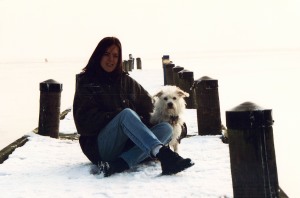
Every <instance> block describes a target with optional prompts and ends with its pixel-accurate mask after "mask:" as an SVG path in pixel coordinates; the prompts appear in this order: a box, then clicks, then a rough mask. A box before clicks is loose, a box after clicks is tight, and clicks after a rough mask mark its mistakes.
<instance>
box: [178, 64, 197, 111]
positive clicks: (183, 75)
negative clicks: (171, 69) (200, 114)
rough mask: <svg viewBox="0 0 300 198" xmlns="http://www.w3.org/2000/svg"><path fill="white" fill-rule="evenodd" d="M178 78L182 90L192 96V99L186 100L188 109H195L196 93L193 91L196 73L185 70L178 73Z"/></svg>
mask: <svg viewBox="0 0 300 198" xmlns="http://www.w3.org/2000/svg"><path fill="white" fill-rule="evenodd" d="M178 77H179V87H180V89H182V90H183V91H185V92H187V93H189V94H190V97H187V98H185V101H186V108H187V109H195V105H194V102H193V98H194V93H193V91H192V89H191V88H192V86H193V83H194V72H192V71H188V70H185V69H184V70H181V71H180V72H178Z"/></svg>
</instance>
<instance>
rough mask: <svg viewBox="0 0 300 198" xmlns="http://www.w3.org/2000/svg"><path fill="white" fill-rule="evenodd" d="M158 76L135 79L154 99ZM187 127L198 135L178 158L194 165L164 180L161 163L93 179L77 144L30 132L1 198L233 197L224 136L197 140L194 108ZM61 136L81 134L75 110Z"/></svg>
mask: <svg viewBox="0 0 300 198" xmlns="http://www.w3.org/2000/svg"><path fill="white" fill-rule="evenodd" d="M157 71H159V72H161V70H146V71H133V72H132V74H131V75H132V76H133V77H134V78H135V79H137V80H138V81H139V82H141V84H142V85H143V86H144V87H145V88H146V89H147V90H149V92H150V93H151V94H154V93H155V91H156V90H158V89H159V87H160V86H161V82H162V80H161V78H162V76H158V74H159V73H157ZM159 75H160V74H159ZM152 77H153V78H155V79H157V80H155V81H154V80H153V78H152ZM70 102H71V101H70ZM186 123H187V126H188V134H189V135H195V136H192V137H189V138H185V139H183V140H182V142H181V144H180V147H179V153H180V155H181V156H183V157H189V158H191V159H192V160H193V161H194V162H195V165H194V166H193V167H191V168H189V169H187V170H185V171H183V172H181V173H178V174H176V175H172V176H161V175H160V173H161V167H160V163H159V162H158V161H151V162H147V163H144V164H140V165H138V166H136V167H134V168H133V169H131V170H128V171H126V172H123V173H119V174H114V175H112V176H110V177H108V178H104V177H103V176H102V175H93V174H91V173H90V172H91V171H93V169H94V168H95V166H94V165H92V164H91V163H90V162H89V161H88V159H87V158H86V157H85V156H84V154H83V153H82V152H81V149H80V146H79V143H78V140H62V139H54V138H50V137H45V136H40V135H37V134H35V133H33V132H30V133H28V134H27V135H28V136H29V137H28V139H29V141H28V142H27V143H26V144H25V145H24V146H23V147H20V148H17V149H16V150H15V151H14V152H13V153H12V154H11V155H10V156H9V159H8V160H6V161H5V162H4V163H3V164H2V165H1V166H0V192H1V197H51V198H52V197H165V196H170V197H233V192H232V181H231V172H230V158H229V148H228V145H227V144H223V143H222V141H221V140H220V136H197V133H198V132H197V131H198V129H197V116H196V110H195V109H187V110H186ZM60 132H61V133H66V134H70V133H74V132H76V128H75V126H74V121H73V116H72V111H71V112H70V113H68V114H67V116H66V117H65V119H64V120H61V122H60Z"/></svg>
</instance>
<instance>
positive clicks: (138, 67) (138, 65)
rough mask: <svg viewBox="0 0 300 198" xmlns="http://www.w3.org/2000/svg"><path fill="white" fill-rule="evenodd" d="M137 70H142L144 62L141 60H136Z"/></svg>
mask: <svg viewBox="0 0 300 198" xmlns="http://www.w3.org/2000/svg"><path fill="white" fill-rule="evenodd" d="M136 68H137V69H142V60H141V58H136Z"/></svg>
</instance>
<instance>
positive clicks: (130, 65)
mask: <svg viewBox="0 0 300 198" xmlns="http://www.w3.org/2000/svg"><path fill="white" fill-rule="evenodd" d="M132 63H133V60H132V59H129V60H128V61H127V64H128V71H132V69H133V68H132Z"/></svg>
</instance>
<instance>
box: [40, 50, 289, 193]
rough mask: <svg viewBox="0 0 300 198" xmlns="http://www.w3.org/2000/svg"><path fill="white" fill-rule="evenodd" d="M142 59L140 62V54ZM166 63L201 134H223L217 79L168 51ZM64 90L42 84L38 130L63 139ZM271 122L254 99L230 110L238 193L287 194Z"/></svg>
mask: <svg viewBox="0 0 300 198" xmlns="http://www.w3.org/2000/svg"><path fill="white" fill-rule="evenodd" d="M137 62H139V63H138V65H139V64H140V65H141V61H140V58H137ZM129 63H130V62H129ZM126 64H127V63H125V61H124V65H125V68H129V66H128V67H127V66H126ZM162 65H163V75H164V85H176V86H178V87H180V88H181V89H182V90H184V91H186V92H188V93H189V94H190V97H189V98H187V100H186V102H187V108H190V109H196V110H197V122H198V134H199V135H221V132H222V123H221V116H220V102H219V94H218V80H216V79H212V78H210V77H207V76H204V77H202V78H199V79H198V80H194V74H193V72H191V71H188V70H185V69H184V68H183V67H179V66H175V64H174V63H172V62H171V61H170V60H169V56H167V55H165V56H163V57H162ZM131 68H132V67H131ZM137 68H138V69H139V68H140V69H141V67H140V66H138V67H137ZM132 69H133V68H132ZM128 71H130V70H128ZM61 92H62V84H60V83H58V82H56V81H55V80H52V79H50V80H47V81H44V82H41V83H40V114H39V126H38V134H40V135H46V136H50V137H53V138H58V134H59V115H60V97H61ZM272 125H273V119H272V110H270V109H263V108H261V107H259V106H257V105H256V104H254V103H251V102H245V103H242V104H240V105H238V106H237V107H235V108H233V109H231V110H229V111H226V126H227V132H228V139H229V151H230V163H231V174H232V184H233V192H234V197H272V198H273V197H280V196H281V197H287V196H283V195H284V193H283V191H280V188H279V184H278V176H277V166H276V157H275V149H274V140H273V129H272Z"/></svg>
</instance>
